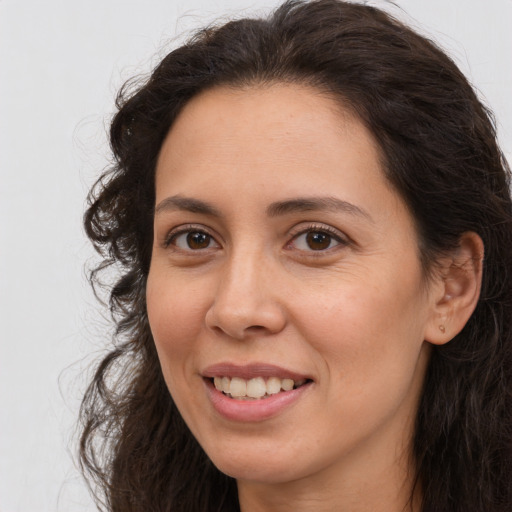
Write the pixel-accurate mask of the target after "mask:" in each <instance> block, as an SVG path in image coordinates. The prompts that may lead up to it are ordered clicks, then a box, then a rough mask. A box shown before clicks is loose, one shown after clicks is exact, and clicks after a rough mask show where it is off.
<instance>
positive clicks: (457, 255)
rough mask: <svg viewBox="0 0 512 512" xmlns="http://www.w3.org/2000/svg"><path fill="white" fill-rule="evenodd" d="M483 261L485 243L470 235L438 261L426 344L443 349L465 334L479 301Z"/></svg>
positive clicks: (462, 238) (468, 233)
mask: <svg viewBox="0 0 512 512" xmlns="http://www.w3.org/2000/svg"><path fill="white" fill-rule="evenodd" d="M483 258H484V244H483V242H482V239H481V238H480V237H479V236H478V235H477V234H476V233H474V232H472V231H469V232H466V233H464V234H463V235H462V236H461V238H460V241H459V245H458V247H457V248H456V249H454V250H453V251H452V252H451V253H450V254H449V255H447V256H445V257H442V258H441V259H440V260H439V262H438V266H439V269H438V276H437V277H436V278H435V279H436V283H435V284H434V286H433V287H432V314H431V317H430V319H429V322H428V325H427V328H426V332H425V340H426V341H428V342H430V343H432V344H434V345H443V344H444V343H447V342H449V341H450V340H451V339H453V338H454V337H455V336H456V335H457V334H459V332H460V331H462V329H463V328H464V326H465V325H466V323H467V321H468V320H469V318H470V316H471V315H472V313H473V311H474V310H475V308H476V305H477V303H478V299H479V297H480V289H481V285H482V267H483Z"/></svg>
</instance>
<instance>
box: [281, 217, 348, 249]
mask: <svg viewBox="0 0 512 512" xmlns="http://www.w3.org/2000/svg"><path fill="white" fill-rule="evenodd" d="M317 231H318V232H321V233H327V234H328V235H330V236H332V238H334V239H335V240H336V241H337V242H339V245H341V246H346V245H349V244H350V243H351V240H350V238H349V237H348V236H347V235H346V234H345V233H343V232H342V231H340V230H339V229H336V228H334V227H332V226H330V225H328V224H321V223H318V222H311V223H309V224H306V225H305V224H304V223H301V224H299V225H298V226H294V227H293V228H292V229H291V230H290V237H291V239H290V241H289V242H288V243H287V244H286V246H287V247H288V246H290V245H291V244H292V242H293V241H294V240H296V239H297V238H298V237H299V236H301V235H304V234H306V233H310V232H317ZM335 247H338V245H336V246H335ZM335 247H331V248H329V249H325V250H324V251H320V250H319V251H313V250H311V252H312V253H313V252H314V253H316V254H317V255H319V254H320V253H322V252H323V253H325V252H327V251H329V250H331V249H334V248H335ZM307 252H309V251H307Z"/></svg>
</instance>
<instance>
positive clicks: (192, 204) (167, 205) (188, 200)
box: [155, 195, 222, 217]
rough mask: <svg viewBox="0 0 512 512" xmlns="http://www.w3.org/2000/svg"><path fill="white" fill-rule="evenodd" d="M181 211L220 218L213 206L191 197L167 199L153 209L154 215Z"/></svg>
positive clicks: (178, 196) (220, 215)
mask: <svg viewBox="0 0 512 512" xmlns="http://www.w3.org/2000/svg"><path fill="white" fill-rule="evenodd" d="M175 210H182V211H186V212H191V213H201V214H203V215H210V216H212V217H222V214H221V213H220V211H219V210H218V209H217V208H215V207H214V206H213V205H211V204H209V203H207V202H205V201H201V200H200V199H194V198H192V197H184V196H180V195H176V196H171V197H167V198H166V199H163V200H162V201H160V203H158V205H157V207H156V208H155V214H158V213H161V212H165V211H175Z"/></svg>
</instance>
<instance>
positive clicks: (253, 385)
mask: <svg viewBox="0 0 512 512" xmlns="http://www.w3.org/2000/svg"><path fill="white" fill-rule="evenodd" d="M305 383H306V379H300V380H297V381H293V379H280V378H279V377H270V378H268V379H267V380H266V381H265V379H264V378H263V377H254V378H253V379H249V380H245V379H242V378H240V377H233V378H232V379H230V378H229V377H220V376H219V377H214V379H213V385H214V386H215V388H216V389H218V390H219V391H222V392H223V393H224V394H226V395H231V397H232V398H237V399H246V400H251V399H257V398H263V397H265V396H270V395H276V394H277V393H279V392H280V391H281V390H283V391H290V390H292V389H293V388H298V387H299V386H302V385H303V384H305Z"/></svg>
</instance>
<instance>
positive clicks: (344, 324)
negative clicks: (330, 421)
mask: <svg viewBox="0 0 512 512" xmlns="http://www.w3.org/2000/svg"><path fill="white" fill-rule="evenodd" d="M382 275H385V273H384V272H382V273H380V274H379V273H373V274H372V273H371V272H366V274H365V275H364V276H359V279H346V280H344V281H343V280H340V282H339V285H338V286H336V287H328V286H325V287H323V288H322V290H321V291H319V292H318V293H315V294H308V295H307V296H306V295H304V294H298V293H297V294H296V295H295V296H296V298H297V299H296V302H295V304H296V308H295V315H294V317H295V321H296V323H297V325H299V326H300V327H299V330H301V331H302V332H303V334H304V337H305V338H306V339H307V340H308V342H309V344H310V345H311V347H312V348H313V349H314V350H315V352H316V353H318V354H321V355H322V360H323V363H324V365H325V367H326V368H327V370H328V374H329V375H330V377H331V378H332V379H334V380H336V381H339V380H342V381H343V384H347V383H348V382H350V385H351V386H352V385H353V386H354V388H353V391H354V392H355V393H365V390H368V388H369V387H371V386H372V385H373V386H374V387H375V389H376V390H377V391H378V388H379V386H382V385H386V384H387V383H388V381H389V384H390V385H392V384H393V383H394V382H395V380H396V384H397V385H400V382H399V381H400V380H401V381H402V384H403V383H404V382H406V381H407V380H410V379H411V378H412V375H413V373H414V369H415V365H416V362H417V359H418V357H419V353H420V350H421V347H422V345H423V331H424V326H425V319H426V316H425V314H424V312H425V301H424V297H423V294H422V293H421V292H420V291H419V290H421V286H420V285H421V273H420V272H418V273H417V274H414V273H413V278H408V280H407V282H406V281H404V279H402V280H401V281H399V280H398V279H394V278H391V279H390V278H388V279H386V280H384V279H383V278H382ZM387 275H388V276H389V275H390V274H389V273H388V274H387ZM372 383H373V384H372ZM333 389H338V390H341V389H345V390H346V387H345V385H343V386H334V387H333Z"/></svg>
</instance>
